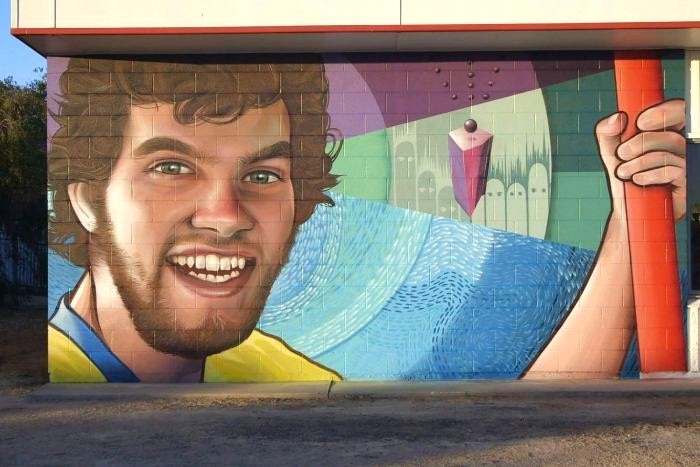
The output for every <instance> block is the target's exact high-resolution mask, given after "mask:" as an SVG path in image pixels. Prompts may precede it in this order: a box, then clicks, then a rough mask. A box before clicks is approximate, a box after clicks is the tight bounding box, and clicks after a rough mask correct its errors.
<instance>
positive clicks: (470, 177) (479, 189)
mask: <svg viewBox="0 0 700 467" xmlns="http://www.w3.org/2000/svg"><path fill="white" fill-rule="evenodd" d="M492 141H493V135H492V134H491V133H489V132H487V131H484V130H482V129H477V130H476V131H474V132H473V133H469V132H467V131H466V130H465V129H464V128H460V129H458V130H454V131H451V132H450V134H449V139H448V148H449V153H450V168H451V170H452V186H453V189H454V194H455V199H456V200H457V202H458V203H459V205H460V206H462V209H464V211H465V212H466V213H467V214H469V215H470V216H471V215H472V214H473V213H474V209H476V205H477V203H478V202H479V199H480V198H481V197H482V196H483V195H484V192H485V191H486V177H487V174H488V168H489V157H490V155H491V143H492Z"/></svg>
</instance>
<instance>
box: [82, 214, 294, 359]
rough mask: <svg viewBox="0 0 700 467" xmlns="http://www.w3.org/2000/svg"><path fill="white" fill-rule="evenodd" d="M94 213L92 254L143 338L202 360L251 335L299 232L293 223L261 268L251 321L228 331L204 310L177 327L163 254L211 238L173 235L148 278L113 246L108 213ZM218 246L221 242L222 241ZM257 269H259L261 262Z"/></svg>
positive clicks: (155, 345)
mask: <svg viewBox="0 0 700 467" xmlns="http://www.w3.org/2000/svg"><path fill="white" fill-rule="evenodd" d="M99 211H102V209H100V210H99ZM103 214H104V215H103ZM97 217H98V223H97V228H96V229H95V232H96V234H93V239H92V240H93V241H92V242H91V245H90V247H91V250H92V251H91V257H93V258H95V257H97V258H100V260H101V261H103V262H104V263H105V265H106V266H107V267H109V269H110V273H111V275H112V279H113V281H114V284H115V285H116V287H117V290H118V292H119V295H120V298H121V300H122V302H123V304H124V306H125V307H126V309H127V310H128V312H129V316H130V317H131V321H132V323H133V324H134V328H135V329H136V331H137V332H138V333H139V335H140V336H141V339H143V341H144V342H146V343H147V344H148V345H149V346H151V347H152V348H153V349H155V350H157V351H159V352H163V353H168V354H172V355H177V356H180V357H183V358H189V359H202V358H205V357H206V356H208V355H213V354H216V353H219V352H222V351H224V350H227V349H230V348H232V347H236V346H238V345H239V344H241V343H242V342H243V341H245V340H246V339H247V338H248V337H249V336H250V334H251V333H252V332H253V330H254V329H255V326H256V325H257V323H258V320H259V319H260V315H261V314H262V311H263V309H264V307H265V303H266V302H267V298H268V296H269V294H270V289H271V288H272V284H273V283H274V281H275V279H277V276H278V275H279V272H280V270H281V269H282V266H283V265H284V264H286V262H287V260H288V257H289V252H290V250H291V247H292V244H293V243H294V238H295V237H296V232H297V230H298V229H297V226H294V228H293V230H292V233H291V235H290V238H289V239H288V241H287V243H286V244H285V247H284V248H285V249H284V252H283V255H282V259H281V261H280V264H275V265H269V266H268V270H266V271H264V275H263V276H262V277H261V278H260V286H259V287H258V288H257V290H256V294H255V296H254V297H253V299H252V300H251V303H249V304H246V308H249V309H251V310H254V313H253V316H254V317H255V319H254V320H251V321H250V322H249V323H247V324H246V325H245V326H243V327H242V328H238V329H228V328H226V326H225V324H224V323H223V320H222V319H221V318H220V316H219V311H220V310H211V311H209V312H207V315H206V316H205V317H204V320H203V323H202V325H201V326H199V327H198V328H197V329H177V328H176V326H175V320H174V317H175V315H176V313H177V308H173V307H172V306H168V304H167V300H166V299H165V296H164V291H167V289H164V288H162V287H161V286H160V284H161V279H162V271H163V267H166V266H165V264H166V261H165V256H166V252H167V251H168V250H169V249H170V248H171V247H172V246H173V245H175V244H177V243H178V242H184V241H195V242H196V241H197V240H199V241H200V242H201V243H211V237H202V236H200V235H197V234H192V235H187V236H180V237H177V238H176V237H175V236H174V235H171V238H169V239H168V241H167V242H166V244H164V245H163V247H162V248H161V251H160V252H158V256H157V265H158V266H157V268H156V272H155V274H154V276H153V277H147V274H146V272H145V268H144V267H143V265H142V264H141V263H140V262H139V261H137V260H134V259H133V258H131V257H130V256H129V254H128V253H127V252H126V251H124V250H123V249H122V248H120V247H119V246H118V245H117V244H116V241H115V238H114V233H113V230H112V227H111V222H109V220H108V219H107V215H106V213H102V212H98V213H97ZM227 243H229V244H233V245H235V244H236V243H239V244H240V243H241V241H240V239H237V238H236V237H235V236H234V237H233V238H232V239H229V240H227ZM103 245H111V246H112V256H111V258H116V260H112V261H109V260H107V258H109V256H107V255H106V251H105V248H104V247H103ZM218 245H219V246H221V245H222V243H221V241H219V243H218ZM94 247H97V251H94V250H93V248H94ZM93 252H94V254H93ZM256 267H263V265H257V266H256ZM221 311H223V310H221ZM227 311H230V310H227ZM202 312H204V311H202Z"/></svg>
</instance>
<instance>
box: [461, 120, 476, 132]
mask: <svg viewBox="0 0 700 467" xmlns="http://www.w3.org/2000/svg"><path fill="white" fill-rule="evenodd" d="M476 128H477V124H476V120H473V119H471V118H470V119H469V120H467V121H466V122H464V129H465V130H467V133H474V132H475V131H476Z"/></svg>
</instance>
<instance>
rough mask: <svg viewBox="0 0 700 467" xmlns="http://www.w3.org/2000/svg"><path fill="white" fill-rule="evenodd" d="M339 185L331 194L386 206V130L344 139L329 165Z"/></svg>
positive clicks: (388, 175)
mask: <svg viewBox="0 0 700 467" xmlns="http://www.w3.org/2000/svg"><path fill="white" fill-rule="evenodd" d="M333 173H334V174H337V175H340V176H341V178H340V183H339V184H338V186H336V187H335V188H334V189H333V191H335V192H337V193H342V194H344V195H346V196H354V197H358V198H364V199H369V200H372V201H378V202H382V203H386V202H387V200H388V199H389V183H390V179H391V156H390V150H389V143H388V139H387V132H386V130H378V131H373V132H371V133H366V134H364V135H360V136H354V137H352V138H348V139H346V140H345V141H344V142H343V149H342V151H341V153H340V154H339V156H338V158H337V159H336V160H335V162H334V163H333Z"/></svg>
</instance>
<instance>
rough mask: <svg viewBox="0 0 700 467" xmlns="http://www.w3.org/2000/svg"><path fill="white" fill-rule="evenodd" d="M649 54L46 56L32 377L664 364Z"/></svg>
mask: <svg viewBox="0 0 700 467" xmlns="http://www.w3.org/2000/svg"><path fill="white" fill-rule="evenodd" d="M661 58H662V59H663V60H656V59H650V58H649V57H643V59H639V57H625V56H622V55H620V56H612V55H611V54H597V55H593V54H570V53H569V54H561V55H560V56H553V55H547V56H540V55H514V54H513V55H508V54H502V55H498V56H495V55H488V54H487V55H484V54H473V55H464V54H462V55H430V56H428V55H381V56H358V55H347V56H342V55H329V56H322V57H310V56H298V57H293V58H290V57H286V56H283V57H277V60H275V58H274V57H272V58H271V57H256V56H252V57H251V56H247V57H245V58H241V57H236V56H232V57H216V58H213V59H212V58H206V57H180V58H173V57H168V58H165V59H158V58H154V59H149V60H146V59H142V58H137V57H136V58H134V59H133V60H125V59H120V60H113V59H86V58H79V59H67V58H50V59H49V88H50V89H49V93H50V95H49V108H50V113H51V117H52V118H50V123H49V135H52V136H51V138H50V151H49V162H48V164H49V187H48V190H49V214H48V215H49V231H50V238H49V244H50V252H49V310H48V311H49V371H50V376H51V380H52V381H55V382H63V381H95V382H97V381H110V382H136V381H144V382H147V381H205V382H214V381H304V380H307V381H313V380H340V379H349V380H352V379H380V380H386V379H401V380H424V379H438V380H439V379H468V378H480V379H483V378H493V379H512V378H541V377H556V378H561V377H581V376H583V377H601V376H602V377H617V376H618V375H635V374H638V372H639V369H640V362H641V367H642V371H656V370H660V369H664V370H678V369H679V368H677V366H678V365H684V361H682V362H680V363H679V357H678V355H681V357H680V358H681V359H682V358H683V357H682V352H683V351H684V343H683V340H682V335H681V337H680V338H678V337H677V336H675V335H674V334H673V332H675V329H676V328H677V327H678V326H679V325H677V321H678V322H679V320H680V319H681V305H680V302H674V301H673V300H670V299H669V298H668V297H669V296H671V295H674V294H675V295H677V296H678V297H679V298H678V300H680V297H681V295H680V284H681V283H682V282H683V281H680V283H679V279H678V277H679V269H678V264H679V263H680V264H684V262H683V261H680V262H679V261H678V259H677V258H676V248H678V251H679V252H681V254H684V253H683V252H684V251H685V248H684V246H685V237H684V234H683V232H684V230H685V229H684V226H683V225H680V224H679V225H678V227H679V228H678V229H677V231H678V234H677V233H676V229H675V228H674V222H675V221H677V220H680V219H682V218H684V214H685V159H684V157H685V141H684V138H683V137H682V135H681V134H680V133H679V130H680V129H681V128H683V125H684V102H683V101H682V100H680V99H674V98H677V97H679V96H682V94H683V85H684V84H683V69H682V57H676V56H673V55H669V56H666V57H661ZM652 65H654V66H657V68H654V67H652ZM657 75H658V76H657ZM640 83H641V84H640ZM645 83H646V84H645ZM649 83H652V84H649ZM659 83H661V84H659ZM645 86H646V87H645ZM649 87H651V88H654V87H655V88H658V89H660V91H659V92H660V93H661V94H660V95H658V96H656V99H655V100H650V98H649V94H650V92H649V91H648V89H647V88H649ZM642 94H643V97H640V96H642ZM657 94H658V93H657ZM635 106H636V107H635ZM620 110H622V111H623V112H620ZM637 114H639V116H638V118H636V117H637ZM630 186H633V187H634V188H633V189H639V190H641V191H639V192H638V193H637V195H635V193H636V192H633V189H629V188H628V187H630ZM641 187H650V190H659V193H658V194H657V195H655V196H656V198H653V202H652V196H651V195H650V193H651V191H650V190H647V188H641ZM635 196H637V197H636V198H635ZM633 208H634V209H633ZM634 222H637V223H639V222H641V223H642V225H643V228H642V233H641V234H640V233H639V232H636V231H635V230H634V228H633V224H634ZM628 224H629V226H628ZM652 224H653V225H652ZM657 224H658V225H657ZM644 226H646V227H644ZM650 226H652V227H650ZM668 226H670V227H668ZM664 228H665V229H666V231H668V229H669V228H670V232H671V234H670V236H671V238H670V239H668V238H666V237H663V235H662V233H663V232H664ZM659 232H661V233H659ZM667 236H668V235H667ZM650 242H651V243H650ZM653 242H656V243H653ZM664 242H665V243H664ZM640 245H641V246H640ZM659 249H660V251H663V252H665V253H664V254H663V255H662V256H664V257H665V258H669V257H672V258H671V259H672V262H671V266H670V267H671V268H672V272H673V274H671V275H675V280H676V285H675V286H674V285H673V283H671V285H669V286H662V287H655V286H654V284H655V283H654V282H653V280H655V279H654V278H651V275H653V274H652V273H650V271H653V270H659V269H663V268H661V267H658V265H657V260H656V259H655V258H656V257H655V256H654V253H653V251H656V250H659ZM640 251H641V253H639V252H640ZM671 253H673V254H671ZM630 255H631V256H632V258H630ZM681 259H682V258H681ZM633 264H634V265H635V266H634V267H633V266H632V265H633ZM650 264H652V265H655V267H649V265H650ZM667 272H668V271H667ZM680 277H681V278H683V277H685V276H684V275H683V273H682V272H681V276H680ZM667 278H668V274H667V275H666V276H664V277H663V278H661V279H660V280H664V281H665V280H667ZM674 287H675V288H674ZM639 291H642V292H644V291H646V294H647V297H646V298H645V296H643V295H639V293H641V292H639ZM649 295H651V296H652V299H653V298H654V297H656V298H658V297H659V296H661V297H663V299H664V300H665V301H666V302H668V303H669V304H670V305H669V306H670V311H667V312H665V313H667V314H666V315H663V316H662V317H659V316H658V313H657V312H655V311H654V310H655V309H656V308H655V307H654V306H653V304H650V302H648V301H644V300H649V297H648V296H649ZM635 302H636V304H637V306H636V307H635ZM654 313H656V314H654ZM669 323H670V324H669ZM674 326H675V327H674ZM659 333H662V334H663V335H664V336H666V337H665V338H664V339H665V340H664V342H665V344H664V345H665V347H664V348H663V349H660V350H659V349H658V348H657V347H658V345H657V344H658V335H659ZM648 336H651V337H648ZM674 336H675V337H674ZM654 339H656V340H654ZM657 350H658V351H657ZM669 354H671V356H670V357H669V356H668V355H669ZM640 356H641V360H640ZM659 362H661V363H659ZM654 365H657V366H654ZM659 365H661V367H663V368H661V367H660V366H659ZM674 365H675V366H674Z"/></svg>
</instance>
